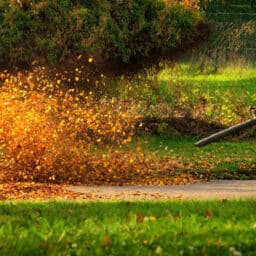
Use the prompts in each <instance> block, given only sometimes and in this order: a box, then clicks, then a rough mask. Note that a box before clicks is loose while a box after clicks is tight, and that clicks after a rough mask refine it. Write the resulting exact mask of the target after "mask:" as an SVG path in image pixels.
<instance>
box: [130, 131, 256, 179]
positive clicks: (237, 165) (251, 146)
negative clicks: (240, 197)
mask: <svg viewBox="0 0 256 256" xmlns="http://www.w3.org/2000/svg"><path fill="white" fill-rule="evenodd" d="M198 140H199V139H198V138H195V137H188V136H167V135H165V136H150V137H143V138H140V143H141V145H142V147H143V148H144V149H145V150H146V151H148V152H156V154H157V156H159V157H171V158H174V159H178V160H179V161H181V162H183V163H194V164H196V166H197V168H194V170H192V172H195V173H197V174H198V175H199V176H200V174H205V175H207V176H208V177H209V178H211V179H215V178H217V179H223V178H228V179H248V178H255V170H256V160H255V151H256V144H255V138H252V139H250V140H240V141H235V140H234V139H232V138H230V139H226V140H221V141H219V142H215V143H212V144H209V145H207V146H205V147H200V148H198V147H196V146H195V145H194V143H195V142H197V141H198ZM136 145H137V143H134V144H132V146H131V147H135V146H136ZM206 162H207V163H209V164H210V165H211V167H210V168H207V167H205V166H204V163H206ZM192 169H193V168H192ZM180 171H181V172H182V171H184V170H180Z"/></svg>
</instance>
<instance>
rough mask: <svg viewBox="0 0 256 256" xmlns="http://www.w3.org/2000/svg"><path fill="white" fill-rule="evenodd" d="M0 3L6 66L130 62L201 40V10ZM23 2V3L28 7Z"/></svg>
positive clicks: (126, 1)
mask: <svg viewBox="0 0 256 256" xmlns="http://www.w3.org/2000/svg"><path fill="white" fill-rule="evenodd" d="M19 2H20V3H19V4H18V2H16V1H8V0H2V2H1V3H0V41H1V45H0V65H2V66H10V65H11V66H17V65H18V66H19V65H22V66H24V65H29V64H30V63H31V62H32V61H33V60H35V59H37V60H39V61H40V62H46V63H49V64H56V63H58V62H61V61H64V60H65V59H66V58H69V57H71V56H74V54H80V53H86V54H89V55H95V54H96V55H99V56H100V57H101V58H102V57H103V59H104V60H108V59H115V60H118V61H121V62H123V63H129V62H131V61H132V60H133V59H136V58H138V57H144V56H149V55H150V54H151V52H152V51H155V50H157V51H159V52H163V51H166V50H170V49H176V48H178V47H179V46H180V45H183V44H184V42H186V41H187V40H188V39H189V42H190V41H191V40H194V39H195V38H196V37H197V36H198V31H197V29H196V28H197V24H198V23H199V22H200V21H201V19H202V17H201V14H200V12H199V11H198V10H196V9H195V8H189V7H186V6H184V5H182V4H178V3H172V4H170V3H164V1H161V0H133V1H132V0H102V1H99V0H98V1H95V0H94V1H92V0H83V1H82V0H77V1H70V0H62V1H59V0H51V1H50V0H42V1H24V0H23V1H19ZM22 3H23V5H22Z"/></svg>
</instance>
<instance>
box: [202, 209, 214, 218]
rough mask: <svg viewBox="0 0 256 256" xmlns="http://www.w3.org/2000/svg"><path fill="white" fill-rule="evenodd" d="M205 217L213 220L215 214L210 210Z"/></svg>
mask: <svg viewBox="0 0 256 256" xmlns="http://www.w3.org/2000/svg"><path fill="white" fill-rule="evenodd" d="M204 216H205V218H208V219H209V218H212V217H213V212H212V211H210V210H207V211H205V213H204Z"/></svg>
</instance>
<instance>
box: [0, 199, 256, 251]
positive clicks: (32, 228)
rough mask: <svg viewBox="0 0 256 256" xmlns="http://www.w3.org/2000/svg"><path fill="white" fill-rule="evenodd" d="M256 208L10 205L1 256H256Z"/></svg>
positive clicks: (2, 209) (252, 204) (1, 226)
mask: <svg viewBox="0 0 256 256" xmlns="http://www.w3.org/2000/svg"><path fill="white" fill-rule="evenodd" d="M255 236H256V201H255V200H239V201H237V200H236V201H235V200H218V201H217V200H214V201H204V202H199V201H169V202H150V201H145V202H111V203H106V202H101V203H99V202H90V203H88V202H87V203H86V202H83V203H74V202H56V201H50V202H46V203H39V202H37V203H31V202H26V201H24V202H2V203H0V254H1V255H236V256H239V255H254V253H255V250H256V240H255Z"/></svg>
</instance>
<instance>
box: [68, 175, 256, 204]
mask: <svg viewBox="0 0 256 256" xmlns="http://www.w3.org/2000/svg"><path fill="white" fill-rule="evenodd" d="M67 189H68V190H71V191H75V192H80V193H81V198H84V199H93V200H97V199H98V200H108V199H112V200H145V199H148V200H159V199H161V200H163V199H166V200H168V199H181V200H182V199H199V200H204V199H240V198H255V199H256V180H245V181H240V180H233V181H231V180H213V181H210V182H200V183H195V184H188V185H173V186H120V187H118V186H68V187H67Z"/></svg>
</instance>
